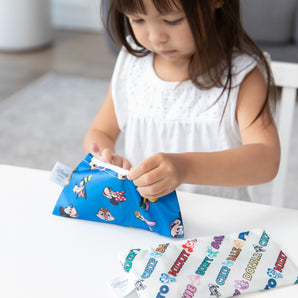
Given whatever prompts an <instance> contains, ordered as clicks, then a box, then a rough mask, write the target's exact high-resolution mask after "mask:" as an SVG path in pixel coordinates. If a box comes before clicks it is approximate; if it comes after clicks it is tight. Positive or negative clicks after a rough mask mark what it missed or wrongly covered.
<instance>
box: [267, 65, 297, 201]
mask: <svg viewBox="0 0 298 298" xmlns="http://www.w3.org/2000/svg"><path fill="white" fill-rule="evenodd" d="M271 67H272V72H273V76H274V79H275V83H276V85H277V86H278V87H280V88H281V98H280V107H279V119H278V121H277V126H278V132H279V137H280V143H281V163H280V168H279V172H278V175H277V177H276V178H275V179H274V181H273V185H272V194H271V204H272V205H275V206H283V205H284V200H285V184H286V176H287V169H288V162H289V153H290V143H291V131H292V126H293V120H294V111H295V104H296V96H297V89H298V63H285V62H275V61H273V62H271ZM297 183H298V179H297Z"/></svg>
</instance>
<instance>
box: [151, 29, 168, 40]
mask: <svg viewBox="0 0 298 298" xmlns="http://www.w3.org/2000/svg"><path fill="white" fill-rule="evenodd" d="M167 40H168V35H167V34H166V32H164V31H163V30H162V29H161V28H159V27H158V26H156V27H154V28H150V29H149V41H150V42H151V43H152V44H156V45H158V44H161V43H165V42H167Z"/></svg>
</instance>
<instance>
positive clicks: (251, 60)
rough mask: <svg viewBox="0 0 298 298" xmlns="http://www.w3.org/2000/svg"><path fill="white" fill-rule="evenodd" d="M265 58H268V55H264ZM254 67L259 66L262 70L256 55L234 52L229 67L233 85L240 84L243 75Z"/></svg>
mask: <svg viewBox="0 0 298 298" xmlns="http://www.w3.org/2000/svg"><path fill="white" fill-rule="evenodd" d="M265 56H266V55H265ZM266 58H267V59H268V60H269V59H270V58H269V55H268V57H267V56H266ZM255 67H259V68H260V69H261V71H262V66H261V65H260V63H259V59H258V58H257V57H255V56H253V55H248V54H243V53H234V55H233V59H232V69H231V71H232V76H233V85H234V86H235V85H239V84H241V82H242V81H243V79H244V78H245V76H246V75H247V74H248V73H249V72H251V71H252V70H253V69H254V68H255ZM262 73H263V71H262Z"/></svg>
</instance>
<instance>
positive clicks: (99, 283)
mask: <svg viewBox="0 0 298 298" xmlns="http://www.w3.org/2000/svg"><path fill="white" fill-rule="evenodd" d="M48 177H49V172H47V171H41V170H33V169H27V168H19V167H13V166H4V165H0V185H1V197H0V201H1V204H0V206H1V216H0V239H1V240H0V241H1V242H0V243H1V244H0V297H5V298H47V297H50V298H60V297H61V298H82V297H86V298H99V297H103V298H105V297H113V292H112V291H111V289H110V288H109V286H108V285H107V283H108V281H110V279H112V278H114V277H115V276H118V275H119V274H121V273H122V268H121V265H120V262H119V260H118V257H117V255H118V252H120V251H121V250H123V249H131V248H142V247H146V246H151V245H152V244H153V245H155V244H159V243H161V241H162V242H164V241H165V239H167V241H170V240H171V239H169V238H165V237H162V236H159V235H157V234H155V233H151V232H147V231H145V230H141V229H130V228H125V227H120V226H116V225H111V224H105V223H102V224H101V223H98V222H89V221H83V220H77V219H69V218H63V217H58V216H54V215H52V210H53V208H54V205H55V203H56V201H57V199H58V196H59V194H60V192H61V187H59V186H57V185H55V184H53V183H52V182H50V181H49V180H48ZM178 197H179V201H180V206H181V212H182V215H183V221H184V229H185V237H186V238H190V237H198V236H211V235H215V234H228V233H231V232H241V231H246V230H251V229H254V228H264V229H265V230H266V232H267V233H268V234H269V235H270V236H271V237H272V239H273V240H275V241H276V242H277V243H279V244H280V246H281V247H282V248H283V249H284V251H285V252H286V253H287V255H288V257H289V258H291V259H292V260H293V261H294V263H296V264H298V254H297V247H298V237H297V228H298V210H292V209H283V208H275V207H271V206H265V205H260V204H254V203H247V202H241V201H234V200H228V199H222V198H216V197H209V196H202V195H194V194H189V193H178ZM243 296H245V297H260V298H265V297H271V298H274V297H276V298H277V297H278V298H280V297H298V286H288V287H282V288H277V289H274V290H270V291H263V292H259V293H255V294H249V295H243Z"/></svg>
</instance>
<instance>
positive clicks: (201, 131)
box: [112, 48, 257, 200]
mask: <svg viewBox="0 0 298 298" xmlns="http://www.w3.org/2000/svg"><path fill="white" fill-rule="evenodd" d="M256 65H257V64H256V61H255V60H254V59H253V58H252V57H249V56H247V55H238V56H237V57H235V58H234V59H233V74H234V79H233V86H234V87H233V88H232V90H231V93H230V98H229V101H228V104H227V107H226V110H225V113H224V117H223V119H222V122H221V123H220V120H221V117H222V113H223V109H224V106H225V101H226V98H227V92H225V93H224V95H223V96H222V98H221V99H220V100H219V101H218V102H217V103H215V101H216V99H217V98H218V96H219V95H220V93H221V91H222V89H221V88H212V89H209V90H201V89H199V88H197V87H196V86H195V85H193V84H192V82H191V81H190V80H188V81H185V82H182V83H180V82H167V81H163V80H161V79H160V78H159V77H158V76H157V75H156V73H155V71H154V68H153V54H150V55H148V56H146V57H143V58H138V57H135V56H133V55H131V54H129V53H128V52H127V51H126V49H125V48H123V49H122V50H121V52H120V54H119V57H118V59H117V62H116V66H115V69H114V73H113V77H112V97H113V102H114V107H115V113H116V117H117V121H118V125H119V128H120V130H121V131H122V132H124V140H125V157H126V158H127V159H128V160H129V161H130V162H131V163H132V166H136V165H137V164H138V163H140V162H141V161H143V160H144V159H146V158H148V157H150V156H151V155H153V154H155V153H157V152H167V153H179V152H180V153H181V152H213V151H220V150H226V149H229V148H233V147H236V146H240V145H241V137H240V133H239V128H238V125H237V121H236V118H235V109H236V103H237V96H238V91H239V84H240V83H241V82H242V80H243V79H244V77H245V76H246V74H248V72H250V71H251V70H252V69H253V68H254V67H255V66H256ZM214 103H215V104H214ZM179 190H182V191H189V192H194V193H202V194H207V195H214V196H221V197H226V198H232V199H239V200H249V194H248V191H247V188H246V187H218V186H206V185H190V184H183V185H181V186H180V187H179Z"/></svg>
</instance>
